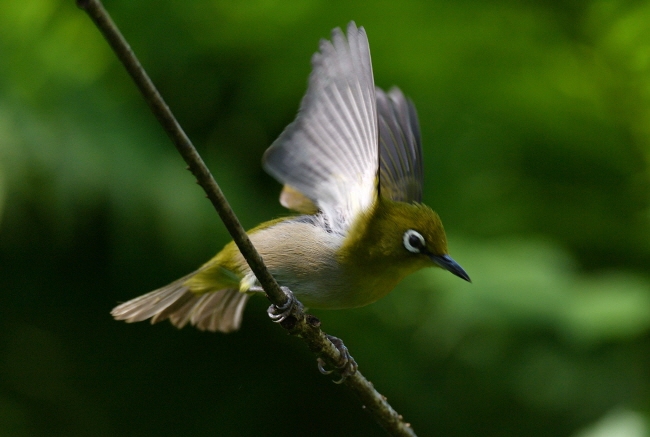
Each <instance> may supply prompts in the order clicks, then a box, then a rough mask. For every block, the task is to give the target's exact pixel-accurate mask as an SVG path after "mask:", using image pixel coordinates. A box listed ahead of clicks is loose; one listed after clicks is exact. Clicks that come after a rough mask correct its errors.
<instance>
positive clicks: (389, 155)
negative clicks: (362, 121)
mask: <svg viewBox="0 0 650 437" xmlns="http://www.w3.org/2000/svg"><path fill="white" fill-rule="evenodd" d="M376 91H377V116H378V121H379V166H380V167H379V192H380V193H381V195H382V196H384V197H386V198H389V199H392V200H395V201H399V202H421V201H422V184H423V173H422V142H421V139H420V125H419V123H418V115H417V113H416V112H415V106H414V105H413V102H411V100H410V99H407V98H406V97H404V94H403V93H402V91H401V90H400V89H399V88H396V87H394V88H392V89H391V90H390V91H389V92H388V93H385V92H383V91H382V90H381V89H379V88H377V90H376Z"/></svg>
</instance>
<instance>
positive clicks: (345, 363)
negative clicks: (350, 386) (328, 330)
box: [317, 334, 359, 384]
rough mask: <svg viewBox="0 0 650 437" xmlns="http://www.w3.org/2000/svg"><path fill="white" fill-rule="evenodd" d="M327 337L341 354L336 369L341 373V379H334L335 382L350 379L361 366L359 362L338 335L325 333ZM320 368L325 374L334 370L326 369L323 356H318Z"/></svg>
mask: <svg viewBox="0 0 650 437" xmlns="http://www.w3.org/2000/svg"><path fill="white" fill-rule="evenodd" d="M325 336H326V337H327V339H328V340H329V341H331V342H332V344H333V345H334V347H335V348H336V349H337V350H338V351H339V355H340V361H339V364H337V365H336V370H338V372H339V373H340V374H341V379H338V380H335V381H333V382H334V384H341V383H342V382H343V381H345V380H346V379H348V377H349V376H352V375H354V374H355V373H357V369H358V368H359V366H358V365H357V362H356V361H355V360H354V358H352V355H350V351H348V348H347V347H346V346H345V345H344V344H343V340H341V339H340V338H338V337H334V336H333V335H328V334H325ZM317 362H318V370H319V371H320V373H322V374H323V375H329V374H330V373H332V372H333V371H334V369H332V370H325V361H323V359H322V358H318V360H317Z"/></svg>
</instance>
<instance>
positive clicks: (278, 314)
mask: <svg viewBox="0 0 650 437" xmlns="http://www.w3.org/2000/svg"><path fill="white" fill-rule="evenodd" d="M280 289H281V290H282V291H283V292H284V295H285V296H287V301H286V302H285V303H284V305H280V306H277V305H275V304H273V305H271V306H270V307H269V309H267V310H266V313H267V314H268V315H269V317H270V318H271V320H272V321H273V322H275V323H281V322H283V321H284V320H286V318H287V317H289V316H290V315H291V313H292V312H293V311H294V308H295V307H296V305H300V302H298V301H297V300H296V298H295V297H294V296H293V293H292V292H291V290H289V289H288V288H287V287H280Z"/></svg>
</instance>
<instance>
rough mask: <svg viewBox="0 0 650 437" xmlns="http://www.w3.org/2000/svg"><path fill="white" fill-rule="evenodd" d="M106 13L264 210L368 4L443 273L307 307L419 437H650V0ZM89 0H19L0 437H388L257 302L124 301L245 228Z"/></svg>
mask: <svg viewBox="0 0 650 437" xmlns="http://www.w3.org/2000/svg"><path fill="white" fill-rule="evenodd" d="M105 4H106V6H107V8H108V9H109V11H110V12H111V13H112V15H113V17H114V19H115V21H116V22H117V23H118V25H119V26H120V27H121V29H122V31H123V33H124V34H125V35H126V37H127V38H128V39H129V41H130V43H131V45H132V47H133V48H134V50H135V52H136V53H137V54H138V55H139V56H140V58H141V61H142V63H143V64H144V66H145V67H146V68H147V69H148V71H149V73H150V75H151V76H152V78H153V80H154V82H155V83H156V84H157V85H158V86H159V88H160V90H161V92H162V94H163V95H164V96H165V98H166V99H167V101H168V103H169V105H170V106H171V108H172V109H173V110H174V111H175V113H176V115H177V117H178V119H179V120H180V122H181V123H182V125H183V126H184V127H185V129H186V130H187V132H188V134H189V136H190V137H191V138H192V139H193V141H194V142H195V144H196V145H197V146H198V148H199V149H200V151H201V153H202V154H203V155H204V158H205V159H206V161H207V163H208V164H209V166H210V168H211V170H212V172H213V174H214V175H215V176H216V178H217V180H218V182H219V183H220V184H221V186H222V188H223V189H224V191H225V193H226V195H227V196H228V198H229V200H230V202H231V203H232V206H233V207H234V209H235V211H236V212H237V214H238V215H239V217H240V219H241V221H242V222H243V224H244V225H245V226H246V227H252V226H254V225H256V224H257V223H259V222H261V221H264V220H268V219H270V218H273V217H277V216H280V215H282V214H285V211H283V209H282V207H281V206H280V205H279V204H278V202H277V196H278V193H279V190H280V186H279V185H278V184H277V183H276V182H275V181H273V180H272V179H271V178H270V177H269V176H268V175H266V174H265V173H264V172H263V170H262V169H261V166H260V157H261V155H262V153H263V151H264V150H265V148H266V147H268V145H269V144H270V143H271V142H272V141H273V140H274V139H275V138H276V137H277V135H278V134H279V133H280V132H281V131H282V129H283V128H284V126H285V125H287V124H288V123H289V122H290V121H291V120H292V119H293V117H294V116H295V113H296V111H297V108H298V105H299V101H300V98H301V96H302V94H303V93H304V91H305V88H306V81H307V76H308V74H309V71H310V62H309V60H310V56H311V55H312V53H313V52H314V51H316V49H317V47H318V41H319V39H320V38H323V37H329V32H330V30H331V29H332V28H333V27H336V26H345V25H346V23H347V22H348V21H349V20H351V19H354V20H356V21H357V23H358V24H360V25H363V26H364V27H365V28H366V30H367V32H368V35H369V39H370V44H371V50H372V58H373V63H374V74H375V81H376V83H377V84H378V85H379V86H381V87H385V88H388V87H390V86H392V85H399V86H400V87H401V88H402V89H403V90H404V91H405V93H407V94H408V95H409V96H411V97H412V99H413V100H414V102H415V104H416V106H417V108H418V111H419V115H420V123H421V126H422V136H423V139H424V159H425V169H426V187H425V201H426V203H428V204H429V205H431V206H432V207H434V209H436V210H437V211H438V213H439V214H440V215H441V217H442V218H443V221H444V223H445V226H446V229H447V232H448V237H449V241H450V249H451V254H452V255H453V257H454V258H455V259H456V260H457V261H458V262H459V263H460V264H461V265H463V267H465V269H466V270H467V271H468V272H469V274H470V275H471V277H472V279H473V281H474V282H473V284H467V283H464V282H463V281H461V280H459V279H458V278H456V277H454V276H452V275H450V274H447V273H445V272H442V271H440V270H434V269H431V270H430V271H423V272H421V273H419V274H416V275H413V276H412V277H410V278H408V279H407V280H406V281H405V282H404V283H403V284H401V285H400V286H399V287H398V289H396V290H395V291H394V292H393V293H392V294H390V295H389V296H388V297H386V298H385V299H383V300H381V301H380V302H378V303H376V304H373V305H371V306H369V307H365V308H362V309H356V310H348V311H338V312H327V311H317V312H315V314H316V315H318V316H319V317H320V318H321V320H322V321H323V327H324V328H325V330H326V331H327V332H329V333H331V334H334V335H337V336H340V337H342V338H343V339H344V340H345V342H346V344H347V345H348V346H349V347H350V349H351V351H352V354H353V355H354V356H355V357H356V359H357V360H358V362H359V363H360V365H361V370H362V371H363V373H364V374H365V375H367V376H368V377H369V378H370V379H371V380H372V381H373V382H374V383H375V385H376V386H377V387H378V388H379V390H380V391H381V392H382V393H384V394H386V395H387V396H388V398H389V401H391V402H392V404H393V406H394V407H395V408H396V409H397V410H398V411H399V412H400V413H402V414H403V415H404V416H405V418H406V420H407V421H409V422H411V423H412V424H413V426H414V428H415V430H416V431H417V432H418V433H419V434H420V435H423V436H424V435H445V436H448V437H450V436H495V437H496V436H574V437H609V436H619V437H643V436H648V435H650V431H649V430H650V427H649V425H648V424H649V422H648V417H649V414H650V365H649V360H650V274H649V272H650V209H649V206H650V172H649V163H648V161H649V158H650V2H649V1H647V0H646V1H637V0H609V1H604V0H571V1H553V0H533V1H515V0H510V1H509V0H500V1H497V0H495V1H485V0H460V1H453V2H452V1H425V0H422V1H416V0H402V1H399V2H397V1H378V2H373V3H366V2H360V1H346V2H329V1H317V0H311V1H303V0H282V1H273V0H250V1H238V2H230V1H216V0H212V1H208V0H196V1H190V2H187V1H183V0H156V1H153V0H139V1H137V2H133V1H128V0H106V3H105ZM184 168H185V164H184V163H183V162H182V160H181V158H180V157H179V155H178V154H177V153H176V151H175V150H174V148H173V146H172V145H171V143H170V141H169V140H168V139H167V138H166V136H165V134H164V133H163V132H162V129H161V128H160V127H159V126H158V125H157V123H156V121H155V120H154V118H153V116H152V115H151V114H150V112H149V111H148V109H147V107H146V106H145V104H144V103H143V101H142V100H141V98H140V96H139V95H138V93H137V91H136V89H135V87H134V85H133V84H132V83H131V81H130V79H129V77H128V76H127V75H126V73H125V72H124V71H123V68H122V67H121V65H119V64H118V62H117V61H116V59H115V56H114V55H113V54H112V53H111V51H110V50H109V48H108V46H107V44H106V43H105V42H104V41H103V40H102V38H101V36H100V34H99V33H98V31H97V30H96V29H95V28H94V26H93V25H92V23H91V22H90V20H89V19H88V17H87V16H86V15H85V14H84V13H83V12H82V11H80V10H78V9H77V8H76V7H75V5H74V2H73V1H72V0H68V1H58V0H27V1H24V0H23V1H19V0H3V1H2V2H0V287H1V292H0V314H1V317H0V435H2V436H46V435H47V436H49V435H66V436H98V435H106V436H131V435H132V436H151V435H159V436H163V435H168V436H183V435H186V436H190V435H191V436H231V435H232V436H234V435H237V436H240V435H265V436H272V435H287V434H294V435H312V436H334V435H346V436H381V435H384V434H383V430H381V429H380V428H379V427H378V425H376V424H375V423H374V422H373V420H372V419H371V418H370V417H369V416H368V414H367V413H366V412H365V411H364V410H363V409H362V408H361V406H360V404H359V403H358V402H357V401H356V399H354V398H353V397H352V395H351V394H350V393H349V392H348V391H346V390H345V389H343V388H340V387H339V386H335V385H334V384H332V383H331V382H330V379H329V378H328V377H324V376H322V375H320V374H319V373H318V371H317V369H316V364H315V360H314V358H313V356H312V355H311V354H310V353H309V351H308V350H307V348H306V347H305V345H304V344H303V343H302V342H301V341H299V340H296V339H292V338H290V337H288V336H286V335H285V333H284V331H283V330H282V329H281V328H279V327H278V326H276V325H274V324H272V323H271V322H270V321H269V320H268V319H267V317H266V314H265V309H266V306H267V305H268V303H267V302H266V301H265V300H264V299H252V301H251V302H250V305H249V307H248V308H247V310H246V314H245V318H244V324H243V327H242V329H241V331H239V332H237V333H234V334H230V335H220V334H210V333H202V332H198V331H196V330H194V329H192V328H185V329H183V330H177V329H175V328H173V327H172V326H171V325H170V324H168V323H162V324H159V325H155V326H151V325H149V324H148V323H139V324H134V325H128V324H124V323H121V322H115V321H113V320H112V319H111V317H110V316H109V311H110V309H111V308H112V307H113V306H114V305H115V304H116V303H117V302H120V301H125V300H128V299H130V298H132V297H135V296H137V295H140V294H143V293H145V292H147V291H150V290H152V289H154V288H157V287H159V286H162V285H164V284H166V283H168V282H170V281H172V280H174V279H176V278H178V277H180V276H182V275H184V274H186V273H187V272H189V271H192V270H193V269H194V268H196V267H197V266H198V265H200V264H202V263H203V262H204V261H206V260H207V259H208V258H209V257H211V256H212V255H213V254H214V253H216V251H218V250H219V249H220V248H221V247H222V246H223V245H224V244H225V243H226V242H227V241H228V240H229V237H228V235H227V233H226V231H225V229H224V227H223V225H222V224H221V223H220V221H219V219H218V216H217V214H216V213H215V212H214V211H213V209H212V207H211V205H210V204H209V202H208V201H207V200H206V199H205V198H204V194H203V193H202V191H201V190H200V189H199V188H198V187H197V186H196V185H195V184H194V180H193V179H192V177H191V175H190V174H189V173H188V172H187V171H185V170H184Z"/></svg>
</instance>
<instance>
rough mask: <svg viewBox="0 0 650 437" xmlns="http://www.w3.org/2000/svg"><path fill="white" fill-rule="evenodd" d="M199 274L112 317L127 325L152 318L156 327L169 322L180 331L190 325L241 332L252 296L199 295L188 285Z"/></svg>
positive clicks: (232, 290) (230, 290)
mask: <svg viewBox="0 0 650 437" xmlns="http://www.w3.org/2000/svg"><path fill="white" fill-rule="evenodd" d="M196 273H197V272H194V273H191V274H189V275H187V276H184V277H182V278H180V279H178V280H176V281H174V282H172V283H171V284H169V285H166V286H164V287H162V288H159V289H157V290H154V291H152V292H150V293H147V294H144V295H142V296H140V297H136V298H135V299H132V300H130V301H128V302H124V303H123V304H121V305H118V306H116V307H115V308H113V310H112V311H111V315H112V316H113V317H114V318H115V319H116V320H124V321H126V322H127V323H131V322H140V321H142V320H146V319H148V318H151V323H152V324H153V323H158V322H161V321H163V320H166V319H169V321H170V322H171V323H172V324H173V325H174V326H176V327H178V328H182V327H183V326H185V325H187V324H188V323H190V324H191V325H193V326H196V327H197V328H198V329H200V330H201V331H212V332H215V331H220V332H232V331H236V330H237V329H239V327H240V326H241V321H242V314H243V312H244V307H245V306H246V302H247V301H248V298H249V297H250V296H249V295H248V294H246V293H242V292H240V291H239V290H237V289H236V288H223V289H221V290H217V291H211V292H207V293H203V294H195V293H193V292H192V290H190V289H189V287H188V286H187V285H186V282H187V281H188V279H190V278H191V277H192V276H194V275H195V274H196Z"/></svg>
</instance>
